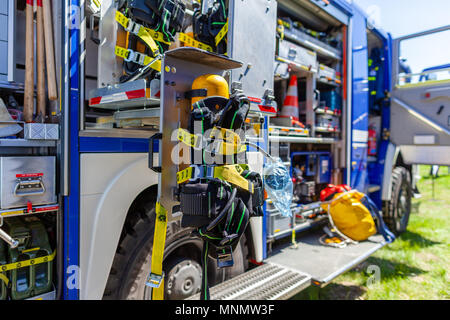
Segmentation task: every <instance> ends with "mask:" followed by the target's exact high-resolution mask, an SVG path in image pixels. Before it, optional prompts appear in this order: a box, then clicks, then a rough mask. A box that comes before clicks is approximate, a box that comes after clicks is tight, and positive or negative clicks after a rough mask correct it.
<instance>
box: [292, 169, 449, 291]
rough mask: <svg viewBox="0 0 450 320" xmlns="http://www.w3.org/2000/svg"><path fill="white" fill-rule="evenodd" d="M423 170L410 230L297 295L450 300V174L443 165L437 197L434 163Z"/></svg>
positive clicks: (414, 202)
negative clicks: (355, 264)
mask: <svg viewBox="0 0 450 320" xmlns="http://www.w3.org/2000/svg"><path fill="white" fill-rule="evenodd" d="M419 172H420V175H421V177H422V178H421V179H420V181H419V182H418V188H419V191H420V192H421V194H422V198H421V199H413V210H412V213H411V216H410V220H409V225H408V231H407V232H405V233H404V234H402V235H401V236H400V237H399V238H398V239H397V240H396V241H395V242H394V243H392V244H390V245H388V246H386V247H384V248H383V249H381V250H379V251H378V252H376V253H375V254H374V255H373V256H372V257H370V258H369V259H368V260H366V261H365V262H364V263H362V264H361V265H359V266H358V267H357V268H355V269H353V270H351V271H349V272H347V273H345V274H343V275H341V276H340V277H338V278H337V279H335V280H334V281H333V282H332V283H330V284H329V285H328V286H327V287H325V288H322V289H318V288H314V287H310V288H309V289H307V290H305V291H303V292H302V293H300V295H298V296H296V297H295V299H325V300H327V299H346V300H349V299H350V300H354V299H360V300H366V299H368V300H380V299H396V300H398V299H402V300H403V299H450V195H449V193H450V175H449V172H448V169H447V167H442V168H440V172H439V177H438V178H437V179H435V180H434V184H435V187H434V190H435V192H434V198H433V193H432V179H431V177H430V174H429V172H430V166H420V167H419ZM374 266H375V267H374ZM377 267H378V268H377ZM372 270H379V279H378V278H376V277H375V275H376V272H374V271H372Z"/></svg>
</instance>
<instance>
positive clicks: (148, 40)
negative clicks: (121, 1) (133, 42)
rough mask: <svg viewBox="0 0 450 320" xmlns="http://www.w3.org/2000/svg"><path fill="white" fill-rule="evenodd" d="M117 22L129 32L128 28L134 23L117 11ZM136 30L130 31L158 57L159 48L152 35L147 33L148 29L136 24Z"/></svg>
mask: <svg viewBox="0 0 450 320" xmlns="http://www.w3.org/2000/svg"><path fill="white" fill-rule="evenodd" d="M116 21H117V22H118V23H119V24H120V25H121V26H122V27H123V28H124V29H125V30H127V31H128V27H129V25H130V22H132V23H134V22H133V21H132V20H130V19H128V18H127V17H125V15H123V14H122V13H121V12H120V11H116ZM133 29H134V30H132V31H130V32H132V33H133V34H135V35H137V36H138V37H139V38H140V39H141V40H142V41H144V43H145V44H146V45H147V46H148V47H149V48H150V50H151V51H152V54H153V56H156V55H157V54H158V53H159V48H158V45H157V44H156V42H155V41H154V40H153V38H152V36H151V35H150V33H149V32H148V31H147V28H145V27H144V26H142V25H140V24H138V23H135V28H133ZM136 30H138V31H137V32H136Z"/></svg>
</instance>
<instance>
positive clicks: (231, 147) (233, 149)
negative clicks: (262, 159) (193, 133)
mask: <svg viewBox="0 0 450 320" xmlns="http://www.w3.org/2000/svg"><path fill="white" fill-rule="evenodd" d="M216 143H217V144H216V146H217V148H215V149H214V152H215V153H216V154H220V155H224V156H231V155H233V154H238V153H242V152H245V151H247V146H246V145H241V144H236V143H229V142H224V141H220V142H216Z"/></svg>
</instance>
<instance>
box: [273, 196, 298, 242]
mask: <svg viewBox="0 0 450 320" xmlns="http://www.w3.org/2000/svg"><path fill="white" fill-rule="evenodd" d="M295 207H296V205H295V204H292V205H291V211H292V209H294V208H295ZM267 213H268V219H267V234H268V235H269V237H277V236H278V235H280V234H283V233H285V232H286V231H288V230H290V229H292V226H293V219H294V218H293V217H285V216H283V215H282V214H281V213H280V212H279V211H278V210H277V209H276V208H275V206H274V205H273V204H272V203H267Z"/></svg>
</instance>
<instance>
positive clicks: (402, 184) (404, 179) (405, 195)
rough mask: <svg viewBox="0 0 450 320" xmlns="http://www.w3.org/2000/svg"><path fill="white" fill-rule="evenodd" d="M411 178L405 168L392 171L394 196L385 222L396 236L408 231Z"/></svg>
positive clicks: (385, 215) (386, 213) (392, 195)
mask: <svg viewBox="0 0 450 320" xmlns="http://www.w3.org/2000/svg"><path fill="white" fill-rule="evenodd" d="M411 198H412V187H411V176H410V174H409V171H408V170H406V169H405V168H404V167H396V168H395V169H394V170H393V171H392V194H391V201H390V202H389V204H388V206H387V208H388V210H387V212H385V214H384V217H383V218H384V222H385V223H386V225H387V226H388V228H389V230H391V231H392V232H394V234H395V235H400V234H401V233H403V232H405V231H406V228H407V226H408V222H409V215H410V213H411Z"/></svg>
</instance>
